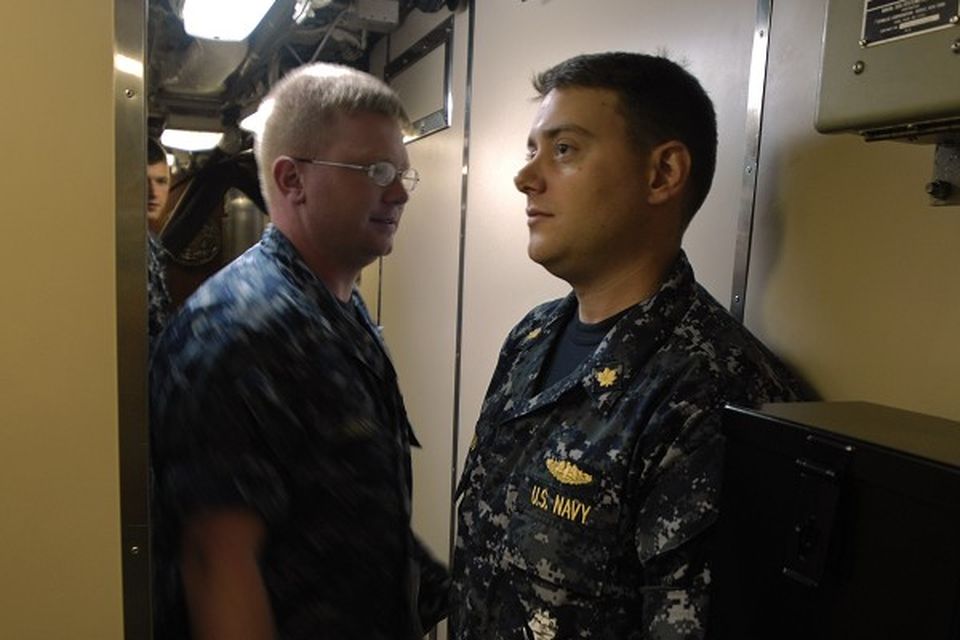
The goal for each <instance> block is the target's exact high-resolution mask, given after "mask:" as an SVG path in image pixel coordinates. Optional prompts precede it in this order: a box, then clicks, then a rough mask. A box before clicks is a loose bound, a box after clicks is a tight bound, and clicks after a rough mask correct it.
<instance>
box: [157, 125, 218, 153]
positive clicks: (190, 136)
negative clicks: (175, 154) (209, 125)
mask: <svg viewBox="0 0 960 640" xmlns="http://www.w3.org/2000/svg"><path fill="white" fill-rule="evenodd" d="M222 137H223V134H222V133H220V132H218V131H189V130H186V129H167V130H165V131H164V132H163V133H162V134H161V135H160V142H161V143H162V144H163V146H165V147H167V148H169V149H180V150H181V151H206V150H207V149H213V148H214V147H215V146H217V144H219V143H220V138H222Z"/></svg>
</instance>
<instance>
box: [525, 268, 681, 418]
mask: <svg viewBox="0 0 960 640" xmlns="http://www.w3.org/2000/svg"><path fill="white" fill-rule="evenodd" d="M695 290H696V281H695V280H694V277H693V269H692V267H691V266H690V262H689V260H688V259H687V256H686V254H685V253H684V252H683V251H682V250H681V252H680V254H679V256H678V257H677V260H676V261H675V262H674V264H673V266H672V267H671V269H670V271H669V272H668V274H667V277H666V278H665V279H664V281H663V283H662V284H661V285H660V287H659V289H658V290H657V292H656V293H655V294H654V295H652V296H651V297H649V298H647V299H646V300H643V301H641V302H639V303H637V304H636V305H634V306H633V307H632V308H630V309H629V310H628V311H627V312H626V313H625V314H624V315H623V316H622V317H621V318H620V320H618V321H617V323H616V324H615V325H614V326H613V327H612V328H611V329H610V330H609V331H608V332H607V335H606V336H604V338H603V340H602V341H601V342H600V345H599V346H598V347H597V349H596V351H594V353H593V355H591V356H590V357H588V358H587V359H586V360H585V361H584V362H582V363H581V364H580V366H579V367H577V369H576V370H575V371H574V372H573V373H572V374H571V375H569V376H567V377H566V378H565V379H564V380H562V381H561V382H558V383H557V384H555V385H553V386H551V387H549V388H547V389H543V390H541V391H540V393H537V394H533V393H532V390H533V389H534V388H535V385H536V383H537V381H538V380H539V377H540V375H541V374H542V371H543V367H544V366H545V364H546V362H547V356H548V355H549V353H550V349H551V346H552V345H553V343H554V342H555V341H556V339H557V338H558V336H559V334H560V333H561V332H562V329H563V326H564V324H565V322H566V321H567V319H568V318H569V317H570V316H571V315H572V314H573V313H576V310H577V298H576V295H575V294H574V293H572V292H571V293H570V294H568V295H567V296H566V297H565V298H563V299H561V300H558V301H557V302H556V304H555V306H554V307H553V309H551V312H550V313H549V314H548V315H546V316H545V317H544V316H535V317H534V322H533V323H531V324H530V325H529V326H528V327H525V331H526V333H525V335H523V336H522V337H521V339H520V344H519V350H520V352H521V353H520V354H519V355H518V358H517V364H518V366H517V368H516V369H515V371H514V375H516V376H518V378H519V379H520V380H523V383H522V385H521V387H522V388H520V389H518V394H517V397H518V398H527V400H526V401H525V402H517V403H515V404H514V405H513V409H514V411H513V412H511V413H512V415H513V416H519V415H522V414H525V413H529V412H531V411H535V410H537V409H539V408H541V407H543V406H546V405H549V404H552V403H554V402H556V401H557V400H558V399H559V398H560V397H561V396H562V395H564V394H566V393H567V392H569V391H570V390H571V389H573V388H575V387H577V386H578V385H579V386H582V387H583V389H584V391H585V392H586V393H587V395H588V396H589V397H590V398H591V400H592V401H593V404H594V406H595V407H596V408H597V410H598V411H599V412H601V413H604V414H605V413H607V412H608V411H610V410H611V408H612V407H613V406H614V405H615V404H616V402H617V400H618V399H619V398H620V396H621V395H622V394H623V391H624V390H625V389H629V388H630V385H631V380H632V378H633V376H635V375H636V373H637V370H638V369H639V367H640V366H642V364H643V363H644V362H646V361H647V359H648V358H649V357H650V355H652V354H653V353H654V352H655V351H656V349H657V348H658V346H659V345H660V344H661V343H662V342H663V341H664V339H665V338H666V337H667V335H668V334H669V332H670V331H671V330H672V328H673V327H674V326H675V325H676V324H677V323H678V322H679V321H680V319H681V318H682V316H683V314H684V313H685V312H686V310H687V308H688V307H689V305H690V302H691V300H692V296H693V295H694V292H695Z"/></svg>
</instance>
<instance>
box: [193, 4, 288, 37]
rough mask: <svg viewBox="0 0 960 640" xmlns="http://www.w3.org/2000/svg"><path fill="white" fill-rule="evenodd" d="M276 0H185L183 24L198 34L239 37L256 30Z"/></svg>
mask: <svg viewBox="0 0 960 640" xmlns="http://www.w3.org/2000/svg"><path fill="white" fill-rule="evenodd" d="M273 3H274V0H186V2H184V5H183V28H184V30H186V32H187V33H189V34H190V35H192V36H194V37H195V38H206V39H208V40H226V41H239V40H243V39H245V38H246V37H247V36H248V35H250V32H251V31H253V30H254V29H255V28H256V27H257V25H258V24H260V21H261V20H262V19H263V16H264V15H266V13H267V11H268V10H269V9H270V7H271V6H273Z"/></svg>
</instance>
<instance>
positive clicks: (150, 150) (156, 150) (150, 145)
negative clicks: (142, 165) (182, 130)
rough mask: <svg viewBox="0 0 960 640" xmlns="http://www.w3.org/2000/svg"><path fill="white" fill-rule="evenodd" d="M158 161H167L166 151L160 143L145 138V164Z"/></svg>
mask: <svg viewBox="0 0 960 640" xmlns="http://www.w3.org/2000/svg"><path fill="white" fill-rule="evenodd" d="M158 162H162V163H164V164H166V163H167V151H166V149H164V148H163V145H162V144H160V143H159V142H157V141H156V140H154V139H153V138H147V164H157V163H158Z"/></svg>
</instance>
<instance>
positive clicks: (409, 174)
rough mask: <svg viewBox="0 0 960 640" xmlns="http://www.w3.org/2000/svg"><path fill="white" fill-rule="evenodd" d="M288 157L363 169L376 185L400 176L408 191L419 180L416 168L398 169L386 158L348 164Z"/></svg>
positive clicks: (298, 160) (301, 160)
mask: <svg viewBox="0 0 960 640" xmlns="http://www.w3.org/2000/svg"><path fill="white" fill-rule="evenodd" d="M290 159H291V160H295V161H297V162H309V163H310V164H319V165H323V166H326V167H342V168H344V169H356V170H357V171H363V172H364V173H366V174H367V175H368V176H369V177H370V179H371V180H373V184H375V185H377V186H378V187H389V186H390V185H391V184H393V181H394V180H396V179H397V178H400V182H401V183H402V184H403V188H404V189H406V190H407V192H408V193H409V192H410V191H413V190H414V189H416V188H417V183H418V182H420V174H419V173H417V170H416V169H414V168H413V167H410V168H408V169H404V170H403V171H400V169H397V167H396V165H395V164H393V163H392V162H387V161H386V160H381V161H380V162H374V163H373V164H349V163H347V162H334V161H332V160H315V159H313V158H294V157H291V158H290Z"/></svg>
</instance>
